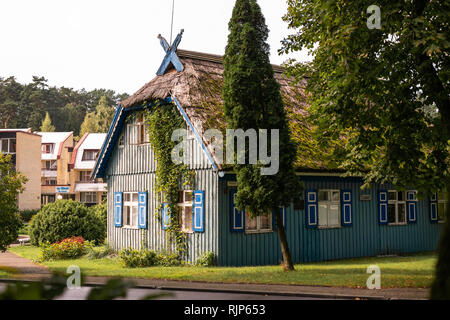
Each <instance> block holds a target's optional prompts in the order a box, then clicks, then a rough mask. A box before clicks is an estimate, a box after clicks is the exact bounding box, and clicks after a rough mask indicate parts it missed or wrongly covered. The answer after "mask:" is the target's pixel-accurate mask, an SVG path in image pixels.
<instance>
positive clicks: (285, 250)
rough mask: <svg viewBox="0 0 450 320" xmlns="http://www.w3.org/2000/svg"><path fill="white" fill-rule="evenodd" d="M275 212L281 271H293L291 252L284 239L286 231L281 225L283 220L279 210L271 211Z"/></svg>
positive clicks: (285, 238)
mask: <svg viewBox="0 0 450 320" xmlns="http://www.w3.org/2000/svg"><path fill="white" fill-rule="evenodd" d="M273 212H275V222H276V225H277V233H278V238H279V239H280V246H281V253H282V254H283V269H284V270H285V271H293V270H295V269H294V264H293V263H292V258H291V252H290V251H289V244H288V241H287V237H286V229H285V228H284V225H283V218H282V217H281V213H280V210H279V208H277V209H275V210H273Z"/></svg>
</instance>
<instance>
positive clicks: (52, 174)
mask: <svg viewBox="0 0 450 320" xmlns="http://www.w3.org/2000/svg"><path fill="white" fill-rule="evenodd" d="M57 176H58V171H56V168H55V169H47V168H42V169H41V177H44V178H56V177H57Z"/></svg>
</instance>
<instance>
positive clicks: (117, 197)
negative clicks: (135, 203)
mask: <svg viewBox="0 0 450 320" xmlns="http://www.w3.org/2000/svg"><path fill="white" fill-rule="evenodd" d="M122 210H123V193H122V192H115V193H114V211H113V212H114V226H115V227H116V228H121V227H122V224H123V222H122Z"/></svg>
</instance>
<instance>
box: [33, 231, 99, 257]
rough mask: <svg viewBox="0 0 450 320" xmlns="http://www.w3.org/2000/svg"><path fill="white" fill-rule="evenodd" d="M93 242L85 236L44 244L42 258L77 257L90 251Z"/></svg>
mask: <svg viewBox="0 0 450 320" xmlns="http://www.w3.org/2000/svg"><path fill="white" fill-rule="evenodd" d="M92 247H93V244H92V243H91V242H89V241H86V240H84V239H83V237H71V238H67V239H64V240H62V241H58V242H55V243H53V244H44V245H42V247H41V249H42V260H43V261H47V260H62V259H77V258H79V257H81V256H83V255H85V254H87V253H88V252H89V250H90V249H91V248H92Z"/></svg>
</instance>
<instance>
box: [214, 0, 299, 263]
mask: <svg viewBox="0 0 450 320" xmlns="http://www.w3.org/2000/svg"><path fill="white" fill-rule="evenodd" d="M228 28H229V31H230V34H229V36H228V44H227V47H226V50H225V56H224V86H223V99H224V113H225V116H226V118H227V123H228V127H229V128H232V129H243V130H248V129H255V130H258V129H269V130H270V129H278V130H279V139H280V140H279V145H280V148H279V161H280V162H279V163H280V166H279V172H278V173H277V174H276V175H261V172H260V169H261V166H260V165H237V164H235V165H234V170H235V171H236V176H237V181H238V192H237V198H236V205H237V206H238V207H239V208H240V209H241V210H242V209H244V208H245V210H246V212H247V213H248V214H249V215H250V216H251V217H255V216H259V215H264V214H267V213H268V212H272V214H275V221H276V225H277V233H278V237H279V239H280V245H281V251H282V254H283V260H284V268H285V270H293V269H294V266H293V263H292V259H291V255H290V251H289V246H288V242H287V237H286V231H285V229H284V227H283V223H282V217H281V213H280V206H287V205H288V204H289V203H290V201H291V200H292V199H293V198H295V197H299V196H300V193H301V192H302V191H303V186H302V184H301V182H300V180H299V179H298V178H297V177H296V175H295V170H294V161H295V158H296V147H295V145H294V144H293V142H292V140H291V137H290V132H289V126H288V123H287V119H286V114H285V111H284V106H283V100H282V97H281V93H280V85H279V84H278V82H277V81H276V80H275V78H274V71H273V68H272V65H271V64H270V60H269V49H270V48H269V45H268V44H267V43H266V41H267V38H268V34H269V29H268V27H267V26H266V24H265V19H264V17H263V15H262V12H261V9H260V7H259V5H258V4H257V2H256V0H237V1H236V4H235V7H234V10H233V15H232V18H231V20H230V22H229V26H228ZM269 140H270V139H269ZM258 145H259V144H258ZM269 150H270V147H269ZM246 153H247V155H248V145H247V146H246ZM246 159H248V157H246Z"/></svg>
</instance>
